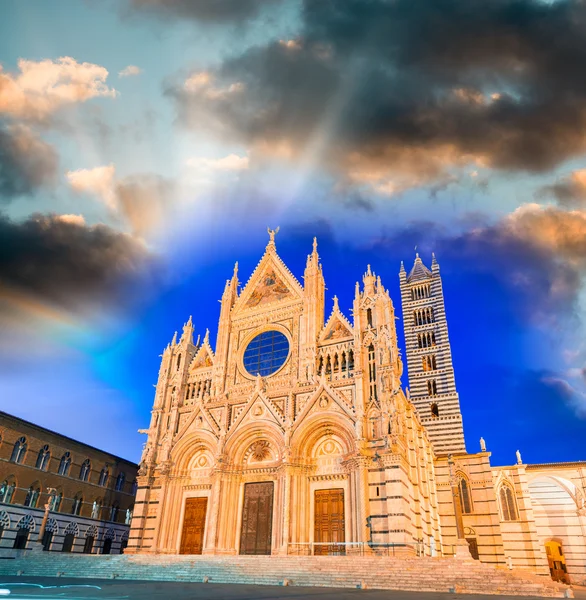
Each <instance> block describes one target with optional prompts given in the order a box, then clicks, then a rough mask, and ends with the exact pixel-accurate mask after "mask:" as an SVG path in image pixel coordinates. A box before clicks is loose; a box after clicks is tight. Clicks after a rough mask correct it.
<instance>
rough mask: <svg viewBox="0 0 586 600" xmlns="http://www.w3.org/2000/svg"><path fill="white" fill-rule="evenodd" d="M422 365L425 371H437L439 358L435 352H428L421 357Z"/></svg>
mask: <svg viewBox="0 0 586 600" xmlns="http://www.w3.org/2000/svg"><path fill="white" fill-rule="evenodd" d="M421 365H422V367H423V370H424V371H436V370H437V359H436V357H435V354H427V355H426V356H422V357H421Z"/></svg>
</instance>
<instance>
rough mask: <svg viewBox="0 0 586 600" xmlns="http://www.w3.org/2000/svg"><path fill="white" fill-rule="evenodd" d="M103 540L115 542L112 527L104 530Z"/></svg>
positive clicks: (114, 533)
mask: <svg viewBox="0 0 586 600" xmlns="http://www.w3.org/2000/svg"><path fill="white" fill-rule="evenodd" d="M104 539H105V540H112V541H115V540H116V532H115V531H114V529H113V528H112V527H108V529H106V531H104Z"/></svg>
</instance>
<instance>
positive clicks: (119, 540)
mask: <svg viewBox="0 0 586 600" xmlns="http://www.w3.org/2000/svg"><path fill="white" fill-rule="evenodd" d="M137 470H138V465H136V464H134V463H132V462H130V461H127V460H124V459H123V458H120V457H118V456H114V455H112V454H109V453H108V452H104V451H103V450H98V449H97V448H93V447H92V446H89V445H87V444H84V443H82V442H78V441H76V440H73V439H71V438H68V437H66V436H64V435H60V434H58V433H55V432H54V431H51V430H49V429H45V428H44V427H40V426H38V425H35V424H33V423H29V422H28V421H25V420H23V419H19V418H18V417H15V416H12V415H9V414H7V413H5V412H0V556H1V555H2V554H7V553H11V552H12V551H13V550H15V549H16V550H18V549H20V550H30V549H31V548H32V547H33V546H34V543H35V542H39V541H40V542H42V544H43V547H44V549H45V550H51V551H64V552H86V553H105V554H108V553H119V552H122V551H123V550H124V548H125V547H126V544H127V543H128V532H129V524H130V520H131V517H132V510H133V507H134V498H135V494H136V486H137V484H136V474H137ZM47 507H48V517H47V520H46V527H45V532H44V536H43V537H42V539H39V534H41V526H42V523H43V518H44V516H45V512H46V508H47Z"/></svg>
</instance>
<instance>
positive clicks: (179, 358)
mask: <svg viewBox="0 0 586 600" xmlns="http://www.w3.org/2000/svg"><path fill="white" fill-rule="evenodd" d="M180 367H181V354H180V355H179V356H178V357H177V370H178V371H179V368H180Z"/></svg>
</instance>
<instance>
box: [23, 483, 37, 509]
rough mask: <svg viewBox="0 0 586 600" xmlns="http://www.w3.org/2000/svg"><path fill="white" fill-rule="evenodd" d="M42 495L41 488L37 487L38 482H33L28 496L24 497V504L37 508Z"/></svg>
mask: <svg viewBox="0 0 586 600" xmlns="http://www.w3.org/2000/svg"><path fill="white" fill-rule="evenodd" d="M40 495H41V488H40V487H37V484H34V483H33V485H31V487H30V488H29V489H28V490H27V492H26V496H25V498H24V503H23V504H24V506H28V507H30V508H36V507H37V502H38V501H39V496H40Z"/></svg>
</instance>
